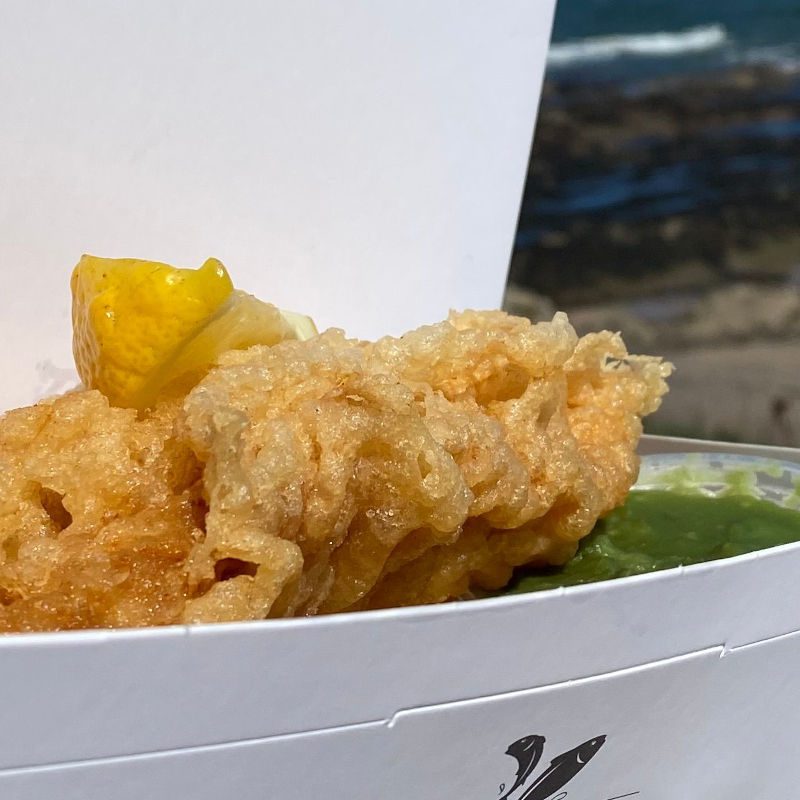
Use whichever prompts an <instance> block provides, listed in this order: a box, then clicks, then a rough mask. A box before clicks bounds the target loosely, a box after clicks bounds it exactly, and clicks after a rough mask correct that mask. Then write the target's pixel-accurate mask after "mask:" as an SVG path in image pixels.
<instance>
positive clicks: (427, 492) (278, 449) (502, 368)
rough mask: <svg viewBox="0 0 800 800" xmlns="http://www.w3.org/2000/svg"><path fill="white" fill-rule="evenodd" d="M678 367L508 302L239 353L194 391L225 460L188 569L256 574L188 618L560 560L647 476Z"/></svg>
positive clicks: (405, 596) (199, 429) (300, 608)
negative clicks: (380, 332)
mask: <svg viewBox="0 0 800 800" xmlns="http://www.w3.org/2000/svg"><path fill="white" fill-rule="evenodd" d="M669 371H670V367H669V365H665V364H662V363H661V362H660V360H658V359H650V358H628V357H627V354H626V352H625V349H624V345H623V344H622V341H621V339H620V338H619V337H618V336H616V335H613V334H608V333H605V334H597V335H594V336H590V337H585V338H584V339H582V340H580V341H578V339H577V337H576V335H575V333H574V331H573V329H572V328H571V327H570V325H569V323H568V321H567V319H566V317H565V316H564V315H557V316H556V318H555V319H554V320H553V322H551V323H540V324H538V325H532V324H531V323H530V322H528V321H527V320H524V319H520V318H514V317H510V316H508V315H506V314H503V313H501V312H489V313H475V312H467V313H464V314H459V315H451V317H450V320H449V321H448V322H444V323H441V324H439V325H433V326H427V327H424V328H420V329H419V330H417V331H414V332H412V333H410V334H407V335H406V336H404V337H402V338H400V339H393V338H386V339H383V340H381V341H379V342H377V343H375V344H368V343H361V342H354V341H349V340H347V339H345V338H344V336H343V335H342V334H341V333H340V332H336V331H329V332H327V333H325V334H323V335H322V336H321V337H318V338H317V339H314V340H312V341H311V342H306V343H292V342H290V343H284V344H281V345H279V346H277V347H274V348H263V347H262V348H252V349H250V350H248V351H246V352H234V353H228V354H227V355H226V356H225V357H224V358H223V361H222V366H221V367H220V368H218V369H216V370H214V371H213V372H212V373H211V374H210V375H209V376H208V377H207V378H206V379H205V380H204V381H203V382H202V383H201V384H200V385H199V386H198V387H197V388H196V389H195V390H194V391H193V392H192V393H191V394H190V395H189V397H188V399H187V401H186V404H185V411H186V418H185V431H186V436H187V438H189V440H190V441H191V443H192V446H193V447H194V449H195V450H196V451H197V452H198V454H199V455H200V457H201V458H203V459H204V458H208V459H209V465H210V466H211V467H212V468H211V469H210V470H207V471H206V477H205V486H206V492H207V495H208V497H209V498H210V505H211V512H210V513H209V517H208V524H207V538H206V541H205V542H204V543H203V544H202V545H201V546H199V547H197V548H196V550H195V553H193V555H192V559H191V566H192V585H193V587H195V588H196V589H197V588H199V587H202V585H203V584H204V583H205V584H206V585H208V582H209V581H210V579H211V576H212V574H213V571H214V568H215V565H217V564H219V563H220V562H226V561H227V560H229V559H237V560H238V561H237V563H239V565H240V570H241V572H240V574H239V575H237V576H235V577H234V578H232V579H231V580H230V581H227V582H225V583H227V584H230V585H225V584H221V583H216V584H213V585H211V586H210V588H209V589H208V590H207V591H206V592H204V593H202V594H201V596H200V597H199V598H198V599H196V600H192V601H191V602H190V603H189V604H188V606H187V619H190V620H193V621H196V620H211V621H213V620H224V619H232V618H241V617H243V616H245V617H247V618H256V617H261V616H263V615H264V614H265V613H268V614H271V615H286V614H300V613H305V614H308V613H316V612H331V611H341V610H348V609H356V608H374V607H382V606H394V605H405V604H412V603H430V602H438V601H442V600H446V599H449V598H453V597H457V596H460V595H463V594H464V593H466V592H468V591H469V590H471V589H474V588H484V589H488V588H498V587H500V586H502V585H504V584H505V583H506V582H507V581H508V580H509V578H510V576H511V572H512V569H513V568H514V567H515V566H519V565H522V564H560V563H563V562H564V561H566V560H567V559H568V558H570V557H571V556H572V555H573V554H574V552H575V548H576V546H577V542H578V540H579V539H580V538H581V537H582V536H584V535H585V534H587V533H588V532H589V531H590V530H591V528H592V526H593V525H594V523H595V522H596V520H597V519H598V517H599V516H601V515H602V514H604V513H606V512H607V511H609V510H610V509H611V508H613V507H615V506H616V505H618V504H619V503H620V502H621V501H622V500H623V499H624V497H625V495H626V493H627V491H628V489H629V488H630V486H631V484H632V483H633V482H634V480H635V477H636V473H637V468H638V460H637V458H636V455H635V448H636V444H637V442H638V438H639V435H640V433H641V416H642V415H643V414H645V413H649V412H651V411H653V410H655V408H657V406H658V404H659V401H660V397H661V395H662V394H663V393H664V391H665V390H666V386H665V383H664V378H665V377H666V376H667V375H668V374H669ZM277 540H281V541H282V544H281V545H280V548H279V547H278V542H277ZM248 573H252V574H248ZM262 573H263V574H262Z"/></svg>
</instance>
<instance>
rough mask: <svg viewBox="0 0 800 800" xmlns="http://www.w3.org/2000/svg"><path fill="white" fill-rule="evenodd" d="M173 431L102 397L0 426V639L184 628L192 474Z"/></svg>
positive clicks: (49, 405)
mask: <svg viewBox="0 0 800 800" xmlns="http://www.w3.org/2000/svg"><path fill="white" fill-rule="evenodd" d="M171 428H172V420H171V417H170V414H169V413H166V410H165V411H164V412H162V413H161V414H159V415H154V416H153V417H151V418H150V419H148V420H145V421H142V422H138V421H137V420H136V415H135V412H134V411H128V410H123V409H117V408H110V407H109V405H108V402H107V401H106V399H105V398H104V397H103V396H102V395H101V394H100V393H99V392H75V393H72V394H68V395H65V396H64V397H62V398H58V399H56V400H53V401H49V402H44V403H40V404H39V405H36V406H33V407H31V408H23V409H19V410H17V411H12V412H10V413H9V414H6V415H5V416H4V417H3V418H2V420H0V602H2V606H0V630H18V631H31V630H52V629H64V628H86V627H120V626H136V625H156V624H163V623H167V622H172V621H174V620H175V619H177V618H178V617H179V616H180V613H181V611H182V609H183V605H184V602H185V599H184V595H185V589H184V586H185V579H184V575H183V573H184V568H183V562H184V561H185V559H186V557H187V555H188V553H189V551H190V549H191V547H192V543H193V541H194V539H195V538H197V536H199V535H200V531H199V530H198V528H197V524H196V520H195V513H194V508H193V504H192V492H191V490H190V488H189V487H190V486H191V484H192V483H194V482H196V481H197V479H198V477H199V474H200V469H199V464H198V462H197V461H196V459H195V458H194V456H193V455H192V454H191V452H190V451H189V450H188V448H186V447H185V446H183V445H181V444H179V443H178V442H177V441H176V440H175V439H174V438H172V437H171V435H170V431H171Z"/></svg>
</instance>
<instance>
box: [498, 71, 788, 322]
mask: <svg viewBox="0 0 800 800" xmlns="http://www.w3.org/2000/svg"><path fill="white" fill-rule="evenodd" d="M798 254H800V73H797V72H789V71H786V70H782V69H778V68H775V67H768V66H748V67H739V68H735V69H731V70H729V71H726V72H722V73H715V74H710V75H706V76H703V77H696V76H695V77H692V78H691V79H686V78H684V79H673V80H661V81H659V82H657V83H652V84H643V85H639V86H630V85H628V86H621V85H611V86H602V85H601V86H598V85H591V84H577V85H571V84H569V83H556V82H553V81H550V82H548V83H547V84H546V86H545V90H544V94H543V99H542V105H541V110H540V115H539V123H538V127H537V131H536V136H535V141H534V146H533V151H532V158H531V165H530V172H529V177H528V184H527V188H526V193H525V197H524V200H523V206H522V211H521V215H520V226H519V234H518V241H517V247H516V250H515V254H514V259H513V262H512V266H511V281H512V283H514V284H516V285H519V286H524V287H529V288H533V289H535V290H536V291H538V292H540V293H543V294H545V295H547V296H549V297H551V298H553V300H554V301H555V302H556V303H557V304H558V305H559V306H564V305H570V306H572V305H582V304H587V303H594V302H598V301H601V302H602V301H606V300H619V299H623V298H626V297H638V296H641V295H643V294H646V293H650V294H655V293H659V292H670V291H699V290H706V289H709V288H712V287H715V286H719V285H721V284H723V283H726V282H729V281H731V280H737V281H748V282H762V283H772V284H778V283H783V282H784V281H786V280H788V279H789V278H790V276H791V275H792V274H793V271H794V270H796V268H797V264H798V262H800V258H799V257H798Z"/></svg>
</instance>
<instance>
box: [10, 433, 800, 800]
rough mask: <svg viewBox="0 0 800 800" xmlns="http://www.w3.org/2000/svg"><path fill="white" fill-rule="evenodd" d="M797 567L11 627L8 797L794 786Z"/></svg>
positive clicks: (762, 562) (784, 789)
mask: <svg viewBox="0 0 800 800" xmlns="http://www.w3.org/2000/svg"><path fill="white" fill-rule="evenodd" d="M658 446H659V441H658V440H649V441H648V442H647V447H649V448H656V449H657V448H658ZM734 456H735V454H734ZM727 458H731V455H730V454H729V455H728V456H727ZM669 460H670V463H672V464H674V463H678V462H679V461H681V460H683V461H684V463H685V459H682V457H680V456H678V457H676V456H670V457H669ZM794 460H795V462H796V463H795V465H794V466H792V465H789V464H787V463H786V462H783V463H784V466H785V469H784V470H783V471H782V478H781V480H782V481H783V484H784V487H785V486H787V485H789V484H787V479H788V480H790V481H794V482H795V486H796V481H797V479H798V476H800V452H795V453H794ZM750 461H752V457H749V456H746V457H745V460H744V462H742V461H741V460H739V459H735V460H734V466H736V468H737V469H739V468H741V466H742V463H744V464H745V466H747V464H748V463H749V462H750ZM773 463H778V462H773ZM646 472H647V471H646V470H645V473H646ZM782 491H783V492H784V494H783V496H785V495H786V494H788V490H786V489H784V490H782ZM773 496H774V495H773ZM798 570H800V545H789V546H784V547H778V548H773V549H771V550H767V551H762V552H757V553H753V554H751V555H746V556H740V557H736V558H732V559H729V560H725V561H717V562H710V563H707V564H702V565H697V566H694V567H688V568H685V569H675V570H668V571H664V572H659V573H652V574H649V575H644V576H638V577H634V578H626V579H621V580H616V581H609V582H605V583H598V584H592V585H587V586H583V587H572V588H569V589H565V590H556V591H548V592H542V593H538V594H530V595H518V596H513V597H505V598H498V599H489V600H477V601H471V602H463V603H453V604H447V605H442V606H431V607H424V608H407V609H399V610H389V611H381V612H364V613H360V614H341V615H333V616H329V617H320V618H311V619H299V620H276V621H265V622H261V623H248V624H232V625H220V626H197V627H175V628H168V629H159V630H142V631H112V632H86V633H70V634H48V635H28V636H16V637H14V636H12V637H8V638H5V639H3V640H1V641H0V686H2V697H3V708H4V711H5V715H6V719H7V720H8V723H7V724H6V725H5V726H3V727H2V728H0V759H1V760H0V796H2V797H3V798H14V800H22V799H23V798H25V800H28V799H29V798H30V799H31V800H33V798H37V800H39V799H41V798H51V797H52V798H56V797H58V798H63V799H64V800H73V798H74V800H78V798H95V797H97V798H101V797H102V798H108V800H139V799H140V798H143V797H147V798H154V799H158V800H160V799H161V798H183V797H186V798H196V800H206V799H207V798H208V800H211V798H218V797H220V796H224V797H258V798H273V797H274V798H283V797H332V798H339V797H341V798H357V799H359V800H360V799H361V798H363V800H367V799H368V798H369V799H372V798H376V797H380V798H386V799H387V800H405V798H412V797H413V798H431V800H433V799H434V798H443V797H444V798H459V800H486V799H487V798H489V799H490V798H497V797H501V796H505V795H506V794H507V793H508V792H509V791H511V794H510V795H509V797H513V798H518V797H522V796H526V797H527V798H534V799H535V798H550V797H559V798H565V797H567V796H569V797H576V798H603V800H609V798H622V797H636V796H641V797H643V798H658V799H659V800H661V799H663V800H667V799H670V800H671V799H672V798H694V797H697V798H711V797H726V796H730V797H768V796H778V797H781V796H784V797H790V796H793V795H792V791H793V789H792V786H793V782H794V781H795V780H796V779H797V777H798V768H797V767H796V761H795V759H794V756H795V755H796V751H797V750H796V748H797V744H796V738H795V733H794V732H795V730H796V728H797V725H798V723H800V702H798V694H797V678H796V675H797V670H798V668H799V667H800V582H798V581H797V580H796V577H795V576H796V574H797V571H798ZM537 756H538V758H539V759H540V760H539V761H538V764H537ZM526 764H529V765H530V766H531V769H529V770H526V769H524V765H526ZM518 775H519V776H520V777H521V778H522V779H523V780H522V784H523V785H520V786H519V788H515V786H516V778H517V776H518ZM525 789H527V790H528V791H530V792H532V793H531V794H528V795H524V794H523V792H524V790H525ZM512 790H513V791H512ZM536 792H539V793H538V794H537V793H536Z"/></svg>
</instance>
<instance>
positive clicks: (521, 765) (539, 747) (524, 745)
mask: <svg viewBox="0 0 800 800" xmlns="http://www.w3.org/2000/svg"><path fill="white" fill-rule="evenodd" d="M543 751H544V736H523V737H522V738H521V739H517V741H516V742H514V743H513V744H510V745H509V746H508V750H506V755H509V756H514V758H516V759H517V779H516V780H515V781H514V785H513V786H512V787H511V788H510V789H509V790H508V791H507V792H506V793H505V794H504V795H503V796H502V797H501V798H500V800H508V798H509V797H511V795H512V794H514V792H515V791H516V790H517V789H519V787H520V786H522V784H523V783H525V781H526V780H528V777H529V776H530V774H531V772H533V770H534V769H536V765H537V764H538V763H539V759H540V758H541V757H542V752H543Z"/></svg>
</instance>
